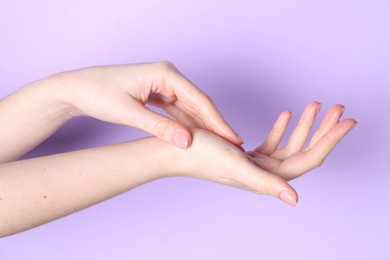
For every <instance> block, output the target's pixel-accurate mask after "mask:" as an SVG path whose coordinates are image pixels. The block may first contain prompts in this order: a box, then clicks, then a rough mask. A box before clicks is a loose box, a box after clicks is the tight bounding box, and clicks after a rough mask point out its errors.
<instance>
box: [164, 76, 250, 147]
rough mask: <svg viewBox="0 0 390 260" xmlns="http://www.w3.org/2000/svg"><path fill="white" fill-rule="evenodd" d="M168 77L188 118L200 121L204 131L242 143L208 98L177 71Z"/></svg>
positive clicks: (235, 142) (237, 143)
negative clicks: (204, 127)
mask: <svg viewBox="0 0 390 260" xmlns="http://www.w3.org/2000/svg"><path fill="white" fill-rule="evenodd" d="M169 77H170V78H169V84H170V85H171V86H172V87H173V88H174V92H175V95H176V97H177V99H178V100H179V101H181V102H182V103H183V104H184V105H185V107H186V110H187V111H186V112H187V113H188V115H189V116H192V117H196V118H197V119H200V120H201V121H202V122H203V124H204V125H205V126H206V127H207V129H206V130H209V131H211V132H214V133H215V134H217V135H219V136H221V137H222V138H224V139H226V140H228V141H230V142H232V143H234V144H236V145H241V144H242V143H243V140H242V138H241V137H240V136H239V135H238V134H237V133H236V132H235V131H234V130H233V129H232V127H231V126H229V124H228V123H227V122H226V121H225V119H224V118H223V116H222V115H221V113H220V112H219V111H218V109H217V107H216V106H215V105H214V103H213V101H212V99H211V98H210V97H209V96H207V95H206V94H204V93H203V92H202V91H201V90H200V89H199V88H198V87H196V86H195V84H194V83H192V82H191V81H190V80H189V79H187V78H186V77H184V76H183V75H182V74H181V73H180V72H179V71H176V72H175V73H171V75H170V76H169Z"/></svg>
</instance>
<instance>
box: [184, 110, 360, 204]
mask: <svg viewBox="0 0 390 260" xmlns="http://www.w3.org/2000/svg"><path fill="white" fill-rule="evenodd" d="M319 108H320V104H318V103H317V102H313V103H311V104H309V105H308V106H307V107H306V109H305V111H304V113H303V115H302V117H301V119H300V121H299V124H298V126H297V127H296V128H295V130H294V132H293V133H292V135H291V137H290V140H289V141H288V143H287V145H286V146H285V147H283V148H281V149H277V148H278V145H279V144H280V141H281V139H282V137H283V134H284V133H285V130H286V128H287V124H288V122H289V119H290V117H291V112H284V113H282V114H281V115H280V116H279V118H278V120H277V121H276V123H275V125H274V127H273V129H272V130H271V132H270V134H269V135H268V137H267V139H266V141H265V142H264V143H263V144H262V145H260V146H259V147H258V148H256V149H255V150H254V151H251V152H247V153H245V152H243V151H241V150H240V149H239V148H237V147H236V146H234V145H232V144H231V143H229V142H226V141H225V140H223V139H222V138H218V137H217V136H215V135H213V134H211V133H209V132H206V131H202V130H197V129H195V130H194V132H193V135H194V143H193V146H192V147H191V148H189V149H188V150H187V151H185V152H183V153H180V154H179V155H178V157H179V158H178V160H177V161H178V162H179V161H180V163H179V165H181V167H179V168H176V170H177V174H184V175H185V176H189V177H194V178H200V179H205V180H209V181H214V182H218V183H222V184H226V185H230V186H235V187H238V188H243V189H246V190H250V191H253V192H256V193H260V194H269V195H272V196H275V197H277V198H280V199H282V200H283V201H285V202H287V203H288V204H290V205H295V204H296V203H297V200H298V195H297V193H296V191H295V190H294V189H293V188H292V187H291V186H290V185H289V184H288V183H287V181H288V180H291V179H294V178H297V177H299V176H301V175H302V174H304V173H306V172H308V171H310V170H312V169H314V168H315V167H318V166H320V165H321V164H322V162H323V161H324V160H325V158H326V157H327V156H328V154H329V153H330V152H331V151H332V150H333V148H334V147H335V146H336V144H337V143H338V142H339V141H340V140H341V139H342V138H343V137H344V136H345V135H346V134H347V133H348V132H349V131H350V130H351V129H352V128H353V127H354V126H355V124H356V121H355V120H353V119H347V120H344V121H341V122H339V118H340V117H341V115H342V112H343V109H344V108H343V106H340V105H336V106H334V107H332V108H331V109H330V110H329V112H328V113H327V115H326V116H325V118H324V120H323V121H322V124H321V126H320V127H319V129H318V130H317V131H316V132H315V134H314V136H313V137H312V139H311V141H310V144H309V146H308V147H307V148H306V149H304V150H302V148H303V146H304V144H305V141H306V139H307V136H308V134H309V131H310V128H311V126H312V124H313V122H314V119H315V116H316V114H317V113H318V110H319Z"/></svg>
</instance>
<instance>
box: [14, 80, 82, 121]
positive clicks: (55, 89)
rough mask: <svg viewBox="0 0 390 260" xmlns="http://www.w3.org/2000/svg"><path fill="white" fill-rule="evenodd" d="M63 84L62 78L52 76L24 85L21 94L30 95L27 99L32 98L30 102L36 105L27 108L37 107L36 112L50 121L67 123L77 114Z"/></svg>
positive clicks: (39, 116)
mask: <svg viewBox="0 0 390 260" xmlns="http://www.w3.org/2000/svg"><path fill="white" fill-rule="evenodd" d="M62 84H63V82H61V80H60V79H58V78H57V77H55V76H50V77H47V78H44V79H41V80H39V81H35V82H32V83H30V84H29V85H27V86H26V87H24V88H23V89H22V90H21V94H22V95H26V96H28V99H26V100H30V101H31V102H30V104H34V105H35V106H34V107H33V108H31V107H30V106H26V108H27V109H35V110H36V111H35V113H34V114H36V115H37V116H38V118H43V119H46V120H47V121H48V122H61V123H65V122H66V121H68V120H70V119H72V118H73V117H75V116H77V114H76V113H74V112H73V109H72V105H71V104H70V103H69V102H68V101H67V99H66V95H65V93H64V91H63V90H62V89H63V86H62ZM29 112H31V111H29Z"/></svg>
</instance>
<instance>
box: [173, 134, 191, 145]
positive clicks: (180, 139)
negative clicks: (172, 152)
mask: <svg viewBox="0 0 390 260" xmlns="http://www.w3.org/2000/svg"><path fill="white" fill-rule="evenodd" d="M172 142H173V144H174V145H175V146H177V147H179V148H181V149H187V148H188V147H190V145H191V135H190V134H189V133H184V132H182V131H179V132H176V133H175V134H174V135H173V137H172Z"/></svg>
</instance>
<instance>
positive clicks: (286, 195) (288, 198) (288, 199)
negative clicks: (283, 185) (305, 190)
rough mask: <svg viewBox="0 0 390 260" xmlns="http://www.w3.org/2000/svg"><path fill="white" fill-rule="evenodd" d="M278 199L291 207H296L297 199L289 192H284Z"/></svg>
mask: <svg viewBox="0 0 390 260" xmlns="http://www.w3.org/2000/svg"><path fill="white" fill-rule="evenodd" d="M280 199H281V200H283V201H284V202H286V203H287V204H289V205H291V206H296V205H297V198H296V197H295V196H294V194H292V193H291V192H290V191H287V190H284V191H282V192H281V193H280Z"/></svg>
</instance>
